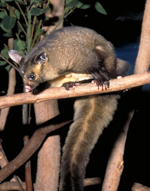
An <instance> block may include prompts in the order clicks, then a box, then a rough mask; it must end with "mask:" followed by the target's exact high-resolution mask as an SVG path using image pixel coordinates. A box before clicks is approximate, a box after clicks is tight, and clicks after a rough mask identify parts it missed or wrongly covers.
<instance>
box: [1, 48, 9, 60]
mask: <svg viewBox="0 0 150 191" xmlns="http://www.w3.org/2000/svg"><path fill="white" fill-rule="evenodd" d="M1 54H2V56H4V57H5V58H9V56H8V48H7V47H5V48H4V49H3V50H2V51H1Z"/></svg>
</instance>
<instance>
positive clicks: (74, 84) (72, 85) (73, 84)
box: [62, 82, 79, 90]
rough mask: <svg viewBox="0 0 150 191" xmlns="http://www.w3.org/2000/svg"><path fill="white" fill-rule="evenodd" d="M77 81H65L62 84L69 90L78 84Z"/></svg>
mask: <svg viewBox="0 0 150 191" xmlns="http://www.w3.org/2000/svg"><path fill="white" fill-rule="evenodd" d="M78 84H79V83H76V82H67V83H64V84H63V85H62V86H63V87H65V89H66V90H70V89H75V88H76V85H78Z"/></svg>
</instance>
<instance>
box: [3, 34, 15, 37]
mask: <svg viewBox="0 0 150 191" xmlns="http://www.w3.org/2000/svg"><path fill="white" fill-rule="evenodd" d="M3 36H5V37H8V38H10V37H12V36H13V35H12V33H5V34H3Z"/></svg>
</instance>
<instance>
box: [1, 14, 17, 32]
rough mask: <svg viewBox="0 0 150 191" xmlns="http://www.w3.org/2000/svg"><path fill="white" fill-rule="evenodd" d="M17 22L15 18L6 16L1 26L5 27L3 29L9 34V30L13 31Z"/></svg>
mask: <svg viewBox="0 0 150 191" xmlns="http://www.w3.org/2000/svg"><path fill="white" fill-rule="evenodd" d="M15 22H16V18H15V17H11V16H9V15H6V16H4V18H3V20H2V22H1V26H3V28H4V29H5V31H6V32H7V31H8V30H11V29H12V28H13V27H14V25H15Z"/></svg>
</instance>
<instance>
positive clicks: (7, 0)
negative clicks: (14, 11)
mask: <svg viewBox="0 0 150 191" xmlns="http://www.w3.org/2000/svg"><path fill="white" fill-rule="evenodd" d="M5 1H6V2H11V1H13V0H5Z"/></svg>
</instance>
